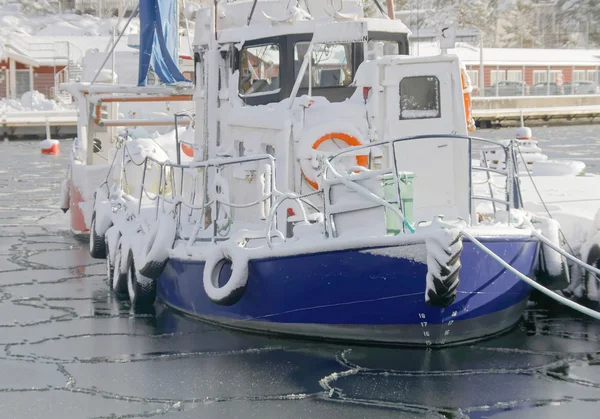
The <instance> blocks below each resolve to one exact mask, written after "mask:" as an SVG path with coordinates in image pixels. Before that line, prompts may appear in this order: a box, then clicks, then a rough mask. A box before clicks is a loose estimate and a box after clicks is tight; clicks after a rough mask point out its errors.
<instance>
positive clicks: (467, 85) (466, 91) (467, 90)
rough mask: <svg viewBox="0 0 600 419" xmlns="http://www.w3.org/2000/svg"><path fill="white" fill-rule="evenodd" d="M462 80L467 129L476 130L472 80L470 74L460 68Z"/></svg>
mask: <svg viewBox="0 0 600 419" xmlns="http://www.w3.org/2000/svg"><path fill="white" fill-rule="evenodd" d="M460 80H461V84H462V91H463V101H464V104H465V119H466V121H467V130H468V131H469V132H473V131H475V121H474V120H473V116H472V109H471V90H472V87H471V80H470V79H469V75H468V74H467V72H466V71H465V70H464V69H462V68H461V70H460Z"/></svg>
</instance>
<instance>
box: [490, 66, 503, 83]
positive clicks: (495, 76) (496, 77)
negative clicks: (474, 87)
mask: <svg viewBox="0 0 600 419" xmlns="http://www.w3.org/2000/svg"><path fill="white" fill-rule="evenodd" d="M491 75H492V85H494V84H496V83H498V82H499V81H505V80H506V71H505V70H492V74H491Z"/></svg>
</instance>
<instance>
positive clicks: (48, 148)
mask: <svg viewBox="0 0 600 419" xmlns="http://www.w3.org/2000/svg"><path fill="white" fill-rule="evenodd" d="M40 148H41V149H42V154H53V155H56V154H58V153H60V144H59V143H58V140H53V139H51V138H50V122H48V120H47V119H46V139H45V140H44V141H42V143H41V144H40Z"/></svg>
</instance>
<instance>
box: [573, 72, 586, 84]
mask: <svg viewBox="0 0 600 419" xmlns="http://www.w3.org/2000/svg"><path fill="white" fill-rule="evenodd" d="M585 77H586V74H585V70H573V81H585Z"/></svg>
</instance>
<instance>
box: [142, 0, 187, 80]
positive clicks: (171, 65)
mask: <svg viewBox="0 0 600 419" xmlns="http://www.w3.org/2000/svg"><path fill="white" fill-rule="evenodd" d="M176 1H177V0H140V63H139V73H138V86H145V85H146V78H147V76H148V69H149V68H150V65H152V68H153V70H154V71H155V72H156V74H157V75H158V77H159V78H160V80H161V81H162V82H163V83H167V84H171V83H176V82H182V81H188V80H187V79H186V78H185V77H183V74H181V71H179V68H178V67H177V61H178V58H179V57H178V53H177V43H178V40H179V32H178V28H179V21H178V20H179V19H178V16H176V3H175V2H176Z"/></svg>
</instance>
